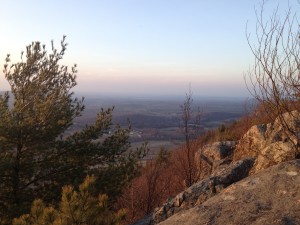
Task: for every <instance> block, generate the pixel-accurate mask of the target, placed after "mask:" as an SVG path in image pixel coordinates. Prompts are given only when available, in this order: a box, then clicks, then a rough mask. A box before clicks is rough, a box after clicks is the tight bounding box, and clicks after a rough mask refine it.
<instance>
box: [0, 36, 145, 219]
mask: <svg viewBox="0 0 300 225" xmlns="http://www.w3.org/2000/svg"><path fill="white" fill-rule="evenodd" d="M66 46H67V44H66V43H65V37H64V38H63V40H62V41H61V50H60V51H58V50H56V49H55V48H54V45H53V42H52V50H51V53H48V52H47V51H46V48H45V45H41V44H40V43H39V42H34V43H32V44H31V45H29V46H28V47H27V48H26V54H25V57H24V53H22V54H21V59H22V61H21V62H19V63H15V64H11V65H10V56H9V55H8V56H7V58H6V64H5V65H4V70H3V72H4V75H5V78H6V79H7V81H8V82H9V84H10V86H11V92H7V93H5V94H4V95H2V96H0V221H2V223H4V224H5V223H9V221H10V219H11V218H13V217H16V216H18V215H20V214H21V213H24V212H26V210H29V208H30V205H31V203H32V201H33V199H35V198H41V199H43V200H44V201H46V202H47V203H49V202H54V203H55V202H58V199H59V195H60V189H61V187H62V186H63V185H65V184H73V185H78V184H79V183H80V182H82V180H83V179H84V177H85V176H86V175H87V174H95V176H96V178H97V179H96V180H97V182H96V183H97V187H98V190H99V192H100V193H107V194H108V195H109V196H115V195H117V194H118V193H120V191H121V188H122V186H123V185H124V184H125V183H126V182H128V181H129V180H130V179H131V178H132V177H133V176H134V175H135V173H136V171H137V160H138V159H139V158H140V157H141V155H142V149H138V150H137V151H134V152H129V151H128V148H129V147H130V142H129V132H130V127H128V128H126V129H122V128H121V127H119V126H115V127H112V126H113V124H112V110H113V109H107V110H103V109H102V110H101V112H99V114H98V115H97V118H96V122H95V123H94V124H93V125H90V126H86V127H85V128H84V129H83V130H81V131H77V132H75V133H74V134H72V135H69V136H66V135H64V134H65V131H66V130H67V129H68V128H69V127H70V126H71V125H72V124H73V121H74V119H75V118H76V117H78V116H80V115H81V113H82V112H83V110H84V105H83V99H81V100H79V99H77V98H74V94H73V92H72V88H73V87H74V86H75V85H76V73H77V70H76V65H74V66H73V67H72V68H71V71H69V69H68V67H67V66H64V65H60V64H59V62H60V60H61V59H62V58H63V56H64V54H65V51H66ZM108 131H112V134H110V135H105V136H104V134H107V133H108ZM3 221H4V222H3ZM7 221H8V222H7Z"/></svg>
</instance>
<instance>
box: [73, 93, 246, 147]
mask: <svg viewBox="0 0 300 225" xmlns="http://www.w3.org/2000/svg"><path fill="white" fill-rule="evenodd" d="M86 99H87V100H86V101H85V105H86V109H85V112H84V113H83V116H82V117H80V118H78V119H76V124H75V125H74V127H73V128H72V130H76V129H80V128H82V127H83V126H84V125H85V124H90V123H93V122H94V121H95V117H96V114H97V112H99V110H100V109H101V108H108V107H111V106H114V107H115V110H114V113H113V120H114V122H115V123H119V124H120V125H121V126H127V125H128V120H129V121H130V123H131V126H132V129H133V132H132V135H131V141H132V146H133V147H136V146H139V145H140V144H141V143H142V142H143V141H148V142H149V147H150V148H151V152H156V151H157V150H159V149H160V148H161V147H165V148H167V149H174V148H177V147H179V146H180V143H182V141H183V134H182V132H181V129H180V121H181V110H180V105H182V103H183V99H181V100H180V99H179V100H177V99H143V98H116V97H115V98H100V97H99V98H98V97H93V98H88V97H87V98H86ZM193 104H194V105H193V106H194V109H193V111H194V112H196V111H197V108H198V107H199V108H200V110H201V111H202V118H201V124H200V125H201V129H202V130H203V131H204V130H208V129H214V128H216V127H218V126H220V125H221V124H226V123H230V122H232V121H234V120H237V119H239V118H240V117H241V116H242V115H243V114H244V111H245V110H244V106H245V101H244V100H241V99H225V98H223V99H217V98H201V99H198V100H195V101H194V102H193Z"/></svg>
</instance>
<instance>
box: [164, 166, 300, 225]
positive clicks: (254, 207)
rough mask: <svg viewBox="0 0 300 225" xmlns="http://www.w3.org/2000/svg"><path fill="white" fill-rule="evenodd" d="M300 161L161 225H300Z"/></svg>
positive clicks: (238, 185)
mask: <svg viewBox="0 0 300 225" xmlns="http://www.w3.org/2000/svg"><path fill="white" fill-rule="evenodd" d="M299 190H300V160H293V161H289V162H284V163H281V164H279V165H276V166H273V167H270V168H268V169H266V170H264V171H261V172H259V173H257V174H255V175H252V176H250V177H247V178H245V179H243V180H242V181H239V182H237V183H235V184H233V185H231V186H229V187H227V188H226V189H224V190H223V191H222V192H221V193H220V194H218V195H216V196H214V197H212V198H210V199H208V200H207V201H205V202H204V203H203V204H201V205H198V206H196V207H193V208H191V209H188V210H182V211H181V212H179V213H177V214H175V215H174V216H172V217H170V218H168V219H167V220H165V221H163V222H161V223H159V224H161V225H182V224H185V225H197V224H199V225H200V224H201V225H203V224H211V225H214V224H216V225H217V224H219V225H221V224H222V225H223V224H230V225H235V224H236V225H238V224H252V225H255V224H257V225H258V224H259V225H261V224H264V225H271V224H272V225H277V224H291V225H296V224H300V191H299Z"/></svg>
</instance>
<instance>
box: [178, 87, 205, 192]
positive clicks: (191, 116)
mask: <svg viewBox="0 0 300 225" xmlns="http://www.w3.org/2000/svg"><path fill="white" fill-rule="evenodd" d="M192 103H193V94H192V90H191V87H189V91H188V92H187V93H186V97H185V100H184V102H183V105H181V106H180V108H181V122H182V125H181V128H182V132H183V135H184V139H185V146H184V149H183V151H182V153H181V154H180V153H179V154H178V156H180V158H181V159H180V161H181V167H182V171H183V172H184V176H185V179H184V181H185V185H186V186H187V187H189V186H191V185H192V184H193V183H195V182H196V181H197V180H198V179H199V175H200V173H199V171H197V168H198V167H197V165H196V162H195V156H194V155H195V152H196V151H197V146H196V145H195V143H193V142H192V140H193V139H196V138H197V135H199V130H200V119H201V112H200V110H198V111H197V112H195V113H194V112H193V108H192Z"/></svg>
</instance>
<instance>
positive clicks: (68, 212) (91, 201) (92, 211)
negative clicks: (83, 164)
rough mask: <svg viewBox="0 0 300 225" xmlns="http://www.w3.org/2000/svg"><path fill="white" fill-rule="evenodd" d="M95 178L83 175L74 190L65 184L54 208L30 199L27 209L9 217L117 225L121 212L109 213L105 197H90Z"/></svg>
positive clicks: (26, 223)
mask: <svg viewBox="0 0 300 225" xmlns="http://www.w3.org/2000/svg"><path fill="white" fill-rule="evenodd" d="M94 184H95V177H90V176H88V177H86V179H85V181H84V182H83V183H82V184H81V185H80V186H79V191H75V190H74V188H73V187H72V186H65V187H63V190H62V198H61V201H60V204H59V207H58V209H56V208H54V207H52V206H48V207H46V206H45V204H44V203H43V201H42V200H40V199H37V200H35V201H34V202H33V204H32V207H31V212H30V213H29V214H25V215H22V216H21V217H19V218H16V219H14V220H13V225H33V224H34V225H73V224H78V225H79V224H82V225H87V224H88V225H113V224H120V222H121V221H122V220H123V219H124V217H125V215H126V214H125V211H124V210H119V211H118V212H117V213H114V212H112V211H111V210H110V209H109V207H108V205H107V196H106V195H99V196H98V198H97V197H94V196H93V192H94V191H93V189H94Z"/></svg>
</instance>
